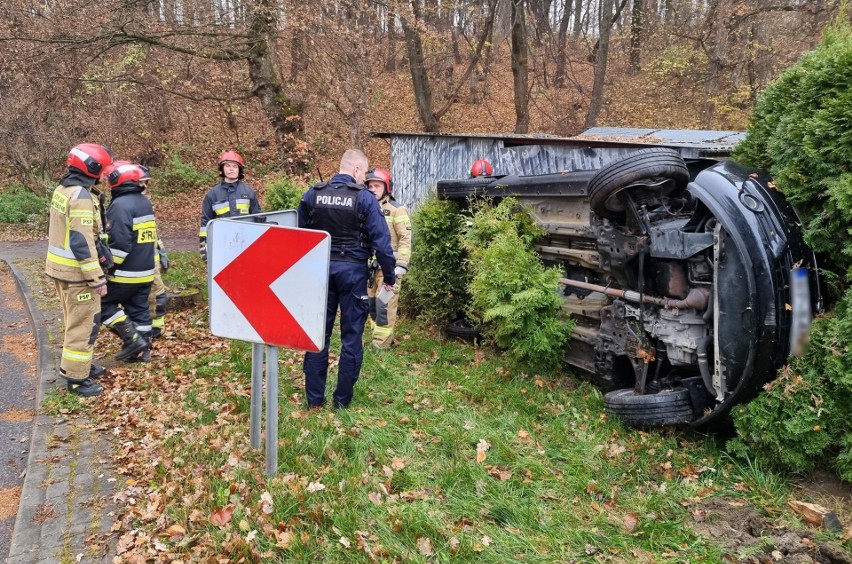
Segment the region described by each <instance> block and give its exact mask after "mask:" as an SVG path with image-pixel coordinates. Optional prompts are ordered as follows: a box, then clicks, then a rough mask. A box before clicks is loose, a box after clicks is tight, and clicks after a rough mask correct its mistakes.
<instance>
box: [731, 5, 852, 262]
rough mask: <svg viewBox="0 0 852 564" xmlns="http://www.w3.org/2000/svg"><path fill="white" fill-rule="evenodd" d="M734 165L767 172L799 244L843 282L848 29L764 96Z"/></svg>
mask: <svg viewBox="0 0 852 564" xmlns="http://www.w3.org/2000/svg"><path fill="white" fill-rule="evenodd" d="M734 158H736V159H737V160H740V161H742V162H744V163H746V164H750V165H753V166H759V167H762V168H765V169H767V170H768V171H769V172H770V173H772V175H773V176H774V177H775V181H776V183H777V187H778V189H779V190H780V191H781V192H783V193H784V194H785V195H786V197H787V198H788V199H789V200H790V202H791V203H793V204H794V205H795V206H797V207H798V209H799V211H800V212H801V213H802V215H803V219H805V236H806V238H807V240H808V242H809V243H810V245H811V246H812V247H813V249H814V250H815V251H816V252H818V253H820V254H821V255H823V256H824V257H825V258H827V259H828V263H825V261H824V264H823V265H821V266H823V267H828V268H830V269H837V272H838V273H839V274H841V275H846V274H847V272H848V271H849V269H850V267H852V243H850V237H849V235H850V233H852V171H850V168H849V167H850V163H852V28H850V26H849V24H847V23H843V22H842V21H841V20H838V22H836V23H835V24H833V25H832V26H831V27H830V28H829V29H828V30H827V32H826V35H825V38H824V40H823V42H822V44H821V45H819V46H818V47H817V48H816V49H814V50H813V51H811V52H810V53H808V54H806V55H805V56H804V57H803V58H802V60H801V61H800V62H799V63H798V64H796V65H795V66H793V67H792V68H790V69H789V70H787V71H786V72H785V73H784V74H783V75H781V77H780V78H779V79H778V80H777V81H775V82H774V83H773V84H772V85H770V86H769V87H768V88H767V89H766V91H765V92H764V93H763V94H762V96H761V98H760V100H759V102H758V105H757V108H756V109H755V112H754V116H753V122H752V125H751V127H750V128H749V132H748V136H747V138H746V139H745V140H744V141H743V142H742V143H741V144H740V145H739V146H738V147H737V149H736V151H735V152H734Z"/></svg>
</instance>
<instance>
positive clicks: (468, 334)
mask: <svg viewBox="0 0 852 564" xmlns="http://www.w3.org/2000/svg"><path fill="white" fill-rule="evenodd" d="M444 334H446V335H447V336H448V337H453V338H455V339H460V340H462V341H467V342H469V343H478V342H479V341H480V340H481V339H482V333H480V332H479V329H478V328H476V327H471V326H469V325H467V324H466V323H465V322H464V320H456V321H453V322H452V323H448V324H447V325H445V326H444Z"/></svg>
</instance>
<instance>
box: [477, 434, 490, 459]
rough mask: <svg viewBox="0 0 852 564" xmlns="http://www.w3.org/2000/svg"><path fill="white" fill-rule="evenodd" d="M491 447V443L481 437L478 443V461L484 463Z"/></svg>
mask: <svg viewBox="0 0 852 564" xmlns="http://www.w3.org/2000/svg"><path fill="white" fill-rule="evenodd" d="M489 448H491V444H490V443H489V442H488V441H486V440H485V439H479V442H478V443H477V444H476V461H477V462H479V463H480V464H482V463H483V462H485V453H486V452H487V451H488V449H489Z"/></svg>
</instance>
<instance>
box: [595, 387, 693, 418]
mask: <svg viewBox="0 0 852 564" xmlns="http://www.w3.org/2000/svg"><path fill="white" fill-rule="evenodd" d="M604 409H605V410H606V412H607V414H608V415H610V416H613V417H617V418H618V419H621V420H622V421H623V422H624V424H625V425H628V426H630V427H651V426H654V425H682V424H686V423H689V422H690V421H692V420H693V418H694V417H693V413H692V402H691V401H690V399H689V390H687V389H686V388H674V389H664V390H660V391H659V392H657V393H656V394H645V395H640V394H637V393H636V392H635V391H634V390H633V388H627V389H625V390H615V391H614V392H609V393H608V394H606V396H604Z"/></svg>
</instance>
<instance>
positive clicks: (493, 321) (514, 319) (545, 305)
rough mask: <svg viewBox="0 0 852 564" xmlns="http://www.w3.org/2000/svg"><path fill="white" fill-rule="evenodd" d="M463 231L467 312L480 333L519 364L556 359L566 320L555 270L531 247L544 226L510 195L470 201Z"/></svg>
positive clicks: (546, 364)
mask: <svg viewBox="0 0 852 564" xmlns="http://www.w3.org/2000/svg"><path fill="white" fill-rule="evenodd" d="M474 209H475V210H476V211H475V214H474V217H473V221H472V222H471V225H470V226H469V227H468V229H467V230H466V233H465V237H464V245H465V248H466V249H467V250H468V252H469V254H470V269H471V271H472V274H473V276H472V279H471V281H470V286H469V288H470V293H471V296H472V302H471V307H470V309H469V312H470V315H471V317H472V318H473V319H475V320H476V321H478V322H479V323H481V325H482V329H483V332H484V334H485V335H486V336H487V337H489V338H491V339H492V340H493V341H494V342H495V343H496V344H497V345H498V346H499V347H501V348H503V349H505V350H506V351H507V352H508V354H509V355H510V357H512V358H513V359H514V360H516V361H518V362H521V363H523V364H525V365H528V366H531V367H534V368H539V369H550V368H554V367H556V366H558V365H559V363H560V361H561V359H562V356H563V352H564V348H565V343H566V341H567V339H568V337H569V336H570V333H571V324H570V323H568V322H566V320H565V319H564V315H563V313H562V304H563V300H562V298H561V296H560V295H559V293H558V291H557V290H558V287H559V278H560V277H561V275H562V274H561V272H560V270H559V269H557V268H545V267H544V265H543V264H542V262H541V259H540V258H539V256H538V254H537V253H536V251H535V249H534V246H533V244H534V242H535V241H536V239H538V238H539V237H540V236H541V235H543V234H544V231H543V230H542V229H541V228H540V227H539V226H538V225H537V224H536V222H535V220H534V219H533V218H532V216H531V215H530V214H529V212H528V211H527V210H526V209H524V208H522V207H520V206H519V205H518V203H517V201H516V200H514V199H512V198H506V199H505V200H503V201H502V202H501V203H500V204H499V205H497V206H495V207H491V206H489V205H488V203H487V202H486V203H479V204H477V205H475V206H474Z"/></svg>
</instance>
